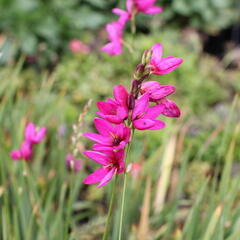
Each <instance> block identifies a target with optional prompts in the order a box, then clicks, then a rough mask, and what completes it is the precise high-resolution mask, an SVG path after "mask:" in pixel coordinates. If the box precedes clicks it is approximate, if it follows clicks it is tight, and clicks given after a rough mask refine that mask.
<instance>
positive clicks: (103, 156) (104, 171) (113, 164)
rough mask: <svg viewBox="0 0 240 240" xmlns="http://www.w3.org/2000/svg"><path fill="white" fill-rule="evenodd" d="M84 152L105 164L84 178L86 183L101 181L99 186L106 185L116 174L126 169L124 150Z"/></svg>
mask: <svg viewBox="0 0 240 240" xmlns="http://www.w3.org/2000/svg"><path fill="white" fill-rule="evenodd" d="M84 154H85V155H86V156H87V157H89V158H91V159H92V160H93V161H95V162H97V163H99V164H101V165H103V166H102V167H100V168H98V169H97V170H96V171H95V172H93V173H92V174H90V175H89V176H88V177H86V178H85V179H84V180H83V183H84V184H95V183H99V185H98V187H99V188H100V187H103V186H105V185H106V184H107V183H108V182H109V181H110V180H111V179H112V177H113V175H114V174H120V173H122V172H123V171H124V168H125V166H124V150H122V149H121V150H119V151H118V152H114V151H104V152H95V151H84Z"/></svg>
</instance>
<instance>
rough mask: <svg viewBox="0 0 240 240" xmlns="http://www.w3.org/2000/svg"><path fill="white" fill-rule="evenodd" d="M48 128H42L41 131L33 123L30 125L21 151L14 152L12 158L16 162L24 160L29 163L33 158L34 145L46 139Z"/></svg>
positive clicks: (26, 130)
mask: <svg viewBox="0 0 240 240" xmlns="http://www.w3.org/2000/svg"><path fill="white" fill-rule="evenodd" d="M45 134H46V128H45V127H42V128H40V129H39V130H38V129H37V128H36V126H35V125H34V124H33V123H31V122H30V123H28V124H27V126H26V128H25V138H24V141H23V142H22V144H21V147H20V149H19V150H14V151H12V152H11V153H10V156H11V158H12V159H13V160H14V161H16V160H20V159H24V160H26V161H28V160H29V159H30V158H31V157H32V153H33V145H34V144H38V143H40V142H41V140H42V139H43V138H44V137H45Z"/></svg>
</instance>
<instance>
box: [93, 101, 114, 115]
mask: <svg viewBox="0 0 240 240" xmlns="http://www.w3.org/2000/svg"><path fill="white" fill-rule="evenodd" d="M97 107H98V109H99V110H100V111H101V112H103V113H104V114H110V113H111V114H116V108H117V104H116V103H109V102H101V101H99V102H97Z"/></svg>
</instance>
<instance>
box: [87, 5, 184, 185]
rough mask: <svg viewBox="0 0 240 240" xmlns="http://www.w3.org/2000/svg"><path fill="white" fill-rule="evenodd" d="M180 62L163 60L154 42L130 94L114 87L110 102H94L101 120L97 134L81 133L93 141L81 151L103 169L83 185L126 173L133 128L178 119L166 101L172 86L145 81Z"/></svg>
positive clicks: (148, 127) (159, 125) (161, 125)
mask: <svg viewBox="0 0 240 240" xmlns="http://www.w3.org/2000/svg"><path fill="white" fill-rule="evenodd" d="M136 2H137V1H136ZM149 2H150V1H149ZM182 61H183V60H182V59H181V58H175V57H165V58H162V45H161V44H160V43H157V44H155V45H153V47H152V48H151V50H147V51H145V52H144V54H143V58H142V62H141V64H139V65H137V67H136V70H135V73H134V79H133V80H132V84H131V90H130V92H128V91H127V89H126V88H125V87H124V86H123V85H121V84H120V85H117V86H115V87H114V90H113V95H114V98H113V99H112V98H109V99H107V101H100V102H97V107H98V109H99V112H97V114H98V116H99V117H101V118H99V117H96V118H95V119H94V124H95V127H96V129H97V131H98V133H85V134H84V136H85V137H87V138H88V139H90V140H92V141H94V142H95V144H94V145H93V150H91V151H89V150H88V151H84V154H85V155H86V156H87V157H89V158H91V159H92V160H94V161H95V162H97V163H99V164H101V165H102V167H100V168H98V169H97V170H96V171H95V172H93V173H92V174H90V175H89V176H88V177H86V178H85V179H84V183H85V184H95V183H99V185H98V187H102V186H104V185H105V184H107V183H108V182H109V181H110V180H111V178H112V177H113V175H114V174H120V173H122V172H124V171H125V165H124V155H125V154H124V153H125V149H126V146H127V145H128V144H129V142H130V141H131V137H132V135H133V132H134V130H135V129H138V130H159V129H162V128H164V127H165V123H164V122H163V121H160V120H158V119H157V118H158V117H159V116H160V115H162V116H167V117H179V116H180V110H179V108H178V106H177V105H176V103H175V102H173V101H172V100H169V99H167V97H168V96H169V95H171V94H172V93H174V92H175V87H174V86H172V85H161V84H160V83H158V82H156V81H148V80H149V78H150V76H151V75H153V74H154V75H162V74H167V73H170V72H172V71H173V70H174V69H176V68H177V67H178V66H179V65H180V64H181V63H182Z"/></svg>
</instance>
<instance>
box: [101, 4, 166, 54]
mask: <svg viewBox="0 0 240 240" xmlns="http://www.w3.org/2000/svg"><path fill="white" fill-rule="evenodd" d="M155 2H156V0H145V1H143V0H127V2H126V7H127V11H124V10H122V9H119V8H114V9H113V10H112V12H113V13H114V14H116V15H118V16H119V19H118V20H117V21H113V22H111V23H109V24H107V25H106V31H107V33H108V40H109V43H107V44H106V45H104V46H103V47H102V49H101V51H102V52H107V53H108V54H109V55H110V56H114V55H119V54H122V44H123V31H124V28H125V25H126V23H127V22H128V21H130V20H132V19H134V18H135V16H136V15H137V14H138V13H140V12H142V13H145V14H150V15H152V14H157V13H160V12H161V11H162V8H160V7H157V6H154V4H155Z"/></svg>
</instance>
